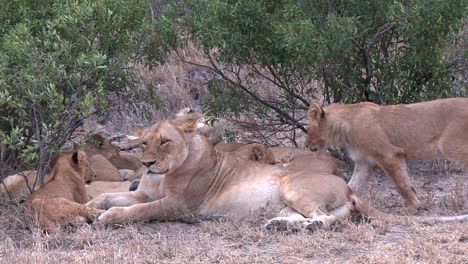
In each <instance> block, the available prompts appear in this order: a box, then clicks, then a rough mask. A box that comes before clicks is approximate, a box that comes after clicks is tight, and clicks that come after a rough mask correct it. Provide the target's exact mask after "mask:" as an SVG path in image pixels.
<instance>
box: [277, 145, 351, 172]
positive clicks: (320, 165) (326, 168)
mask: <svg viewBox="0 0 468 264" xmlns="http://www.w3.org/2000/svg"><path fill="white" fill-rule="evenodd" d="M270 150H271V152H272V153H273V155H274V156H275V159H276V163H277V164H280V165H281V166H283V167H285V168H287V170H288V171H296V172H318V173H326V174H333V175H336V176H339V177H341V178H342V179H345V178H344V175H343V170H342V169H341V166H340V163H339V162H338V160H336V159H335V158H334V157H333V156H332V155H330V153H327V152H321V153H314V152H311V151H308V150H302V149H297V148H288V147H273V148H270Z"/></svg>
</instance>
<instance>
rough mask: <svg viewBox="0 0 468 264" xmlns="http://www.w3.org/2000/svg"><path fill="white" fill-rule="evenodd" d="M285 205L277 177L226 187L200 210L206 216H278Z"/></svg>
mask: <svg viewBox="0 0 468 264" xmlns="http://www.w3.org/2000/svg"><path fill="white" fill-rule="evenodd" d="M283 207H284V203H283V202H282V201H281V198H280V190H279V183H278V182H277V180H276V179H275V177H273V176H271V177H264V178H261V179H252V180H247V179H245V180H243V181H242V182H239V183H236V184H231V185H230V186H229V187H225V188H224V190H222V191H221V192H220V193H219V194H218V195H216V196H215V197H213V198H212V199H210V200H209V201H208V202H206V203H204V204H203V205H202V206H201V207H200V210H199V213H200V214H201V215H205V216H234V217H246V216H258V215H260V214H266V215H276V214H277V213H278V212H279V210H281V208H283Z"/></svg>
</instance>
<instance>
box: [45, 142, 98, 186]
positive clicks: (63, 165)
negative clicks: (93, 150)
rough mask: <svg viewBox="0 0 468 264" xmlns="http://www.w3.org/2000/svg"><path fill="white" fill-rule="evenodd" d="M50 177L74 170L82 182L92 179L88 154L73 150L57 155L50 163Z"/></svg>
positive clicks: (53, 177)
mask: <svg viewBox="0 0 468 264" xmlns="http://www.w3.org/2000/svg"><path fill="white" fill-rule="evenodd" d="M51 167H52V171H51V172H50V179H55V178H57V177H60V175H62V174H64V173H66V172H67V171H70V170H71V171H74V172H76V173H75V174H76V175H79V177H80V179H81V180H83V182H91V181H92V180H93V176H94V175H93V172H92V170H91V168H90V166H89V161H88V156H87V155H86V153H85V152H84V151H81V150H75V151H70V152H66V153H63V154H61V155H58V156H57V157H56V158H55V159H54V160H53V161H52V163H51Z"/></svg>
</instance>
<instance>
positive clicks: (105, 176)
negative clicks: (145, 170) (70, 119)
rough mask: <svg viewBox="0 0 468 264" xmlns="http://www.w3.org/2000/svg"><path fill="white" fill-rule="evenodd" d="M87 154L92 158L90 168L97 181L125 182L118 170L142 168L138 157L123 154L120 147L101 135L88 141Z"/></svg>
mask: <svg viewBox="0 0 468 264" xmlns="http://www.w3.org/2000/svg"><path fill="white" fill-rule="evenodd" d="M85 152H86V154H87V155H88V157H90V166H91V169H92V170H93V172H94V175H95V176H96V177H95V180H96V181H123V179H122V177H120V176H119V172H118V170H120V169H129V170H133V171H137V170H138V169H139V168H141V161H140V159H139V158H138V157H137V156H135V155H131V154H127V153H122V154H121V153H120V150H119V148H118V147H116V146H114V145H112V143H111V142H110V141H109V140H108V139H106V138H104V137H103V136H101V135H99V134H95V135H93V136H92V137H91V138H90V139H89V140H87V141H86V148H85Z"/></svg>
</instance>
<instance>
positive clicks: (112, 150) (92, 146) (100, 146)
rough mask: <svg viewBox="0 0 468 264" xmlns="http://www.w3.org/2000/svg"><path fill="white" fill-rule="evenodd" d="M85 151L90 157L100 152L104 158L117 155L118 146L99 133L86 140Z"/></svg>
mask: <svg viewBox="0 0 468 264" xmlns="http://www.w3.org/2000/svg"><path fill="white" fill-rule="evenodd" d="M86 152H87V153H88V154H89V156H90V157H91V156H92V155H95V154H100V155H102V156H103V157H105V158H106V159H110V158H111V157H114V156H118V155H119V152H120V150H119V148H118V147H116V146H114V145H112V143H111V142H110V141H109V140H108V139H106V138H104V137H103V136H101V135H99V134H95V135H93V136H92V137H91V138H90V139H88V140H87V141H86Z"/></svg>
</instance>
